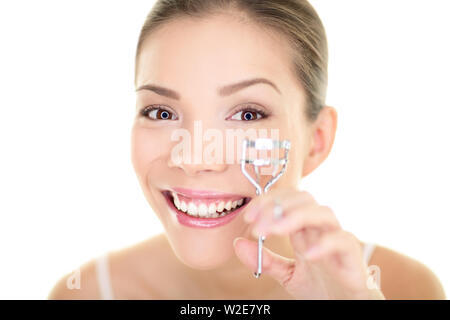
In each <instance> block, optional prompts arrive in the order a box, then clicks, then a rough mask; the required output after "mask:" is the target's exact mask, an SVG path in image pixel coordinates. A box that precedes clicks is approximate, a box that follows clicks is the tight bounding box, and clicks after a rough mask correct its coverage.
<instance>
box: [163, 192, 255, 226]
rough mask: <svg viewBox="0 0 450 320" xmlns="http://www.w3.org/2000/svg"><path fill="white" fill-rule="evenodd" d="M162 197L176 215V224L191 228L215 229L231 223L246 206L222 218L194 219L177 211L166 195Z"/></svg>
mask: <svg viewBox="0 0 450 320" xmlns="http://www.w3.org/2000/svg"><path fill="white" fill-rule="evenodd" d="M163 196H164V198H166V201H167V204H168V205H169V208H170V209H171V211H172V212H174V213H175V214H176V216H177V219H178V222H179V223H181V224H182V225H184V226H187V227H191V228H216V227H221V226H223V225H226V224H227V223H229V222H231V220H233V219H234V218H235V217H236V216H237V215H238V214H239V212H241V211H242V209H243V208H245V206H246V205H247V203H246V204H244V205H243V206H241V207H239V208H238V209H236V210H234V211H233V212H231V213H229V214H227V215H225V216H223V217H218V218H195V217H192V216H190V215H188V214H187V213H184V212H183V211H179V210H178V209H177V208H176V207H175V205H174V204H173V202H172V200H171V199H170V196H169V195H168V194H163Z"/></svg>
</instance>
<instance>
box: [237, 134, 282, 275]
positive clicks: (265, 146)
mask: <svg viewBox="0 0 450 320" xmlns="http://www.w3.org/2000/svg"><path fill="white" fill-rule="evenodd" d="M251 148H253V149H255V151H256V152H257V153H258V150H276V151H278V150H279V149H282V150H285V153H284V156H283V157H282V158H281V159H280V158H275V159H274V158H273V155H272V156H271V157H270V159H263V158H259V157H258V156H256V157H255V158H254V159H249V158H247V150H248V149H251ZM290 148H291V143H290V141H289V140H282V141H280V140H273V139H268V138H259V139H255V140H249V139H245V140H244V141H243V142H242V159H241V171H242V173H243V174H244V176H245V177H246V178H247V179H248V180H249V181H250V182H251V183H252V184H253V185H254V186H255V187H256V195H260V194H261V193H262V192H264V193H266V192H267V191H268V190H269V188H270V187H271V186H272V185H273V184H274V183H275V182H277V180H278V179H280V177H281V175H282V174H283V173H284V172H285V171H286V167H287V163H288V154H289V150H290ZM246 164H250V165H253V168H254V171H255V175H256V181H255V179H253V177H252V176H250V174H249V173H248V172H247V170H246V169H245V165H246ZM270 165H272V166H273V170H272V178H271V179H270V180H269V182H267V184H266V185H265V187H264V189H263V188H262V187H261V185H260V172H259V168H260V167H264V166H270ZM279 165H282V168H281V171H280V172H279V173H278V174H276V172H277V170H278V166H279ZM265 239H266V237H265V236H259V238H258V270H257V271H256V272H254V273H253V275H254V276H255V278H259V276H260V275H261V269H262V246H263V242H264V240H265Z"/></svg>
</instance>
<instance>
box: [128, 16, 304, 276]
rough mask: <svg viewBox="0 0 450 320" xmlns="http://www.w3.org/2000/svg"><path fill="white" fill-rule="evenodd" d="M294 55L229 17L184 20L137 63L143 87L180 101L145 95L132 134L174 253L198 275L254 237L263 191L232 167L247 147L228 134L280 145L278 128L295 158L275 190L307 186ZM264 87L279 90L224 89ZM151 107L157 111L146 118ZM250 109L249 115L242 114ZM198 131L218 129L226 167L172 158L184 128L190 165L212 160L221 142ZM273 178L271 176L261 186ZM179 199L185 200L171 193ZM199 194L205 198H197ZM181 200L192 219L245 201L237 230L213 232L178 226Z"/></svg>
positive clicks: (231, 225) (155, 37) (155, 39)
mask: <svg viewBox="0 0 450 320" xmlns="http://www.w3.org/2000/svg"><path fill="white" fill-rule="evenodd" d="M287 48H288V46H287V43H286V42H284V41H283V38H281V37H280V36H276V35H274V34H270V33H268V32H265V31H262V30H260V29H257V28H256V27H255V26H254V25H252V24H247V23H243V22H242V21H238V20H237V19H235V18H232V17H230V16H214V17H210V18H208V19H204V20H195V21H194V20H189V19H178V20H177V21H173V22H171V23H169V24H167V25H165V26H164V27H163V28H162V29H159V30H158V31H157V32H155V33H153V34H152V35H151V37H149V38H147V40H146V42H144V46H143V48H142V51H141V55H140V59H139V61H138V62H137V63H138V64H137V70H138V73H137V75H136V85H137V88H140V87H142V86H146V85H147V86H149V85H153V86H157V87H163V88H167V89H170V90H172V91H175V92H176V93H177V94H176V95H173V94H172V95H170V94H169V95H168V96H166V95H167V91H166V90H151V89H150V88H149V87H147V88H146V89H145V88H144V89H142V90H138V91H137V102H136V118H135V122H134V125H133V130H132V161H133V166H134V169H135V171H136V174H137V177H138V179H139V182H140V185H141V187H142V189H143V191H144V194H145V197H146V198H147V200H148V202H149V204H150V205H151V207H152V208H153V210H154V211H155V212H156V214H157V215H158V217H159V219H160V221H161V222H162V224H163V225H164V228H165V230H166V233H167V238H168V239H169V241H170V243H171V246H172V248H173V249H174V252H175V254H176V255H177V257H178V258H179V259H180V260H182V261H183V262H184V263H185V264H186V265H188V266H190V267H192V268H195V269H202V270H206V269H213V268H215V267H217V266H219V265H221V264H223V263H225V262H226V261H227V260H228V259H230V258H231V257H232V256H233V255H234V251H233V246H232V243H233V240H234V239H235V238H236V237H238V236H242V237H247V238H250V237H252V236H251V233H250V231H251V230H250V228H249V225H248V224H247V223H245V222H244V220H243V213H244V212H245V210H246V208H247V207H248V205H246V203H247V202H248V201H251V199H252V198H254V197H255V187H254V186H253V185H252V184H251V183H250V182H249V181H248V180H247V179H246V177H245V176H244V175H243V174H242V172H241V170H240V165H239V163H238V162H237V161H236V159H239V157H238V156H235V158H234V162H233V163H229V162H227V161H226V157H227V154H226V153H227V152H230V150H232V151H234V152H235V155H239V154H240V151H241V145H240V144H237V143H236V142H235V143H234V147H233V146H232V144H231V143H230V141H229V140H228V141H226V136H227V130H228V133H230V132H236V131H239V129H241V130H243V131H247V132H249V131H248V130H249V129H254V130H255V131H256V132H258V137H261V135H260V134H259V133H260V132H262V131H261V130H260V129H267V132H268V134H269V137H273V136H270V133H271V129H275V130H278V131H277V134H278V137H277V138H279V139H289V140H290V141H291V151H290V152H289V166H288V170H287V171H286V172H285V174H284V175H283V176H282V177H281V179H280V180H278V181H277V182H276V183H275V184H274V185H273V187H272V189H273V188H280V187H286V186H288V187H295V186H297V185H298V183H299V180H300V179H301V177H302V169H303V168H302V166H303V159H304V157H305V154H306V150H308V147H309V142H310V141H309V139H310V134H309V132H310V131H309V127H308V124H307V122H306V120H305V118H304V115H303V112H304V108H305V97H306V95H305V92H304V91H303V89H302V88H301V87H299V85H298V82H297V81H296V79H295V78H294V76H293V74H291V71H290V70H289V62H290V61H291V60H290V59H291V58H290V53H289V52H288V50H287ZM255 78H258V79H260V78H264V79H267V80H269V81H270V82H272V83H273V84H274V85H275V86H276V87H277V89H275V88H274V87H273V86H271V85H269V84H267V83H257V84H253V85H250V86H247V87H245V88H240V90H232V89H230V88H228V89H225V90H220V88H222V87H225V86H228V85H230V84H236V83H239V82H242V81H244V80H250V79H255ZM149 106H152V107H156V109H153V110H152V111H150V112H147V113H143V114H141V113H140V112H141V111H142V110H144V109H145V108H146V107H149ZM242 107H246V108H247V107H248V108H249V109H244V110H243V111H242ZM253 109H255V110H256V111H255V110H253ZM148 110H149V109H148V108H147V111H148ZM261 111H262V112H261ZM195 123H197V125H200V126H201V130H202V132H203V133H205V132H207V131H208V130H211V129H214V130H215V133H216V134H217V135H218V136H216V138H217V137H220V138H221V139H223V140H222V142H221V143H222V146H223V149H222V150H223V158H222V161H217V158H215V159H216V162H215V163H212V164H211V163H207V162H206V161H202V162H200V163H195V162H194V161H192V162H191V163H187V162H186V161H183V159H182V156H177V155H178V153H176V152H174V153H173V149H174V147H175V146H177V145H178V147H180V142H181V140H179V139H178V140H175V139H172V138H171V137H172V134H174V133H181V132H183V129H184V130H185V131H184V133H186V132H188V133H190V137H191V154H190V156H191V157H192V158H191V159H192V160H193V159H195V157H198V156H200V159H202V158H201V157H202V155H201V153H202V151H203V154H205V152H206V149H207V147H208V145H211V143H212V141H213V140H207V139H208V138H206V137H205V136H202V135H201V134H200V135H199V134H198V132H195V130H197V129H198V127H197V129H194V128H195V126H196V125H195ZM274 132H275V131H274ZM184 138H186V136H184ZM215 142H218V140H216V141H215ZM202 143H203V144H202ZM196 144H197V146H195V145H196ZM199 145H201V147H202V148H203V150H201V149H200V148H198V147H199ZM184 146H187V144H186V145H184ZM184 151H186V150H184ZM199 153H200V154H199ZM179 154H181V153H179ZM215 155H217V154H215ZM180 159H181V161H179V160H180ZM270 178H271V176H263V177H262V179H261V184H262V185H264V184H265V183H266V182H267V181H268V180H269V179H270ZM180 188H181V189H183V190H181V189H180ZM184 189H189V190H184ZM174 190H178V191H179V192H178V193H177V192H174V193H165V192H164V191H174ZM198 190H200V191H206V194H204V193H202V194H199V193H195V191H198ZM209 192H210V193H209ZM213 193H215V194H213ZM218 193H219V194H218ZM220 193H223V194H220ZM174 194H175V196H176V197H178V203H177V205H179V206H182V202H183V201H184V202H185V203H186V206H187V208H188V210H189V209H191V212H195V211H197V214H199V212H200V211H202V212H203V213H204V212H205V210H211V213H212V212H217V210H219V208H218V207H220V206H223V205H225V206H226V203H227V202H228V201H230V202H231V203H233V202H235V201H236V203H237V204H238V205H239V203H240V201H239V199H245V200H244V202H243V204H242V205H243V207H242V209H240V210H239V211H238V212H237V214H235V215H233V219H231V221H228V222H227V223H226V224H223V225H220V226H216V227H212V228H211V227H210V228H205V227H198V226H197V227H195V226H192V225H191V226H190V225H185V224H183V223H181V222H180V219H179V217H182V215H185V217H187V213H182V212H181V211H178V210H177V209H176V208H175V207H174V206H173V204H171V201H172V196H173V195H174ZM190 202H192V203H193V205H191V208H189V203H190ZM221 202H223V204H221ZM185 209H186V208H185ZM177 211H178V212H177ZM231 214H232V213H230V215H231ZM203 219H205V218H203ZM207 219H208V220H209V221H213V220H214V219H218V218H207ZM188 220H189V219H188ZM222 220H223V219H222ZM189 221H191V220H189ZM191 222H192V221H191Z"/></svg>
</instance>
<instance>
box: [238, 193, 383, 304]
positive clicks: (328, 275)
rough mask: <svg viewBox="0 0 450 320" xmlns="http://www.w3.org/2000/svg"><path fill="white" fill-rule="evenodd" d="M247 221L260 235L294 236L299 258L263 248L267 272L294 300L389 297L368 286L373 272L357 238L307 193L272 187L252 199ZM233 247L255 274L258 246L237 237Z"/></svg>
mask: <svg viewBox="0 0 450 320" xmlns="http://www.w3.org/2000/svg"><path fill="white" fill-rule="evenodd" d="M275 198H276V199H277V200H278V201H279V202H280V203H281V205H282V207H283V216H282V217H281V219H279V220H275V219H274V214H273V208H274V204H275V202H274V199H275ZM244 219H245V220H246V221H247V222H249V223H251V224H252V229H251V230H252V233H253V235H254V236H255V237H258V236H260V235H266V236H270V235H271V234H276V235H289V238H290V241H291V245H292V248H293V249H294V252H295V259H291V258H286V257H282V256H280V255H278V254H276V253H274V252H272V251H271V250H269V249H267V248H265V247H264V248H263V257H262V260H263V265H262V274H263V275H264V274H266V275H269V276H271V277H273V278H274V279H275V280H277V281H278V282H279V283H280V284H281V285H282V286H283V288H285V289H286V291H287V292H288V293H289V294H290V295H291V296H293V297H294V298H295V299H385V297H384V295H383V294H382V292H381V291H380V290H379V289H378V288H375V289H372V288H369V286H368V285H367V283H368V277H369V273H368V270H367V267H366V264H365V262H364V260H363V259H364V258H363V253H362V249H361V246H360V243H359V241H358V239H357V238H356V237H355V236H354V235H353V234H351V233H350V232H347V231H345V230H343V229H342V228H341V226H340V224H339V222H338V220H337V219H336V216H335V215H334V212H333V211H332V210H331V209H330V208H329V207H327V206H321V205H319V204H317V202H316V201H315V200H314V198H313V197H312V196H311V195H310V194H309V193H308V192H305V191H299V190H296V189H273V190H271V191H270V192H268V193H266V194H262V195H260V196H257V197H255V198H254V199H253V200H252V201H251V203H250V204H249V207H248V208H247V211H246V212H245V215H244ZM234 245H235V251H236V254H237V256H238V257H239V259H240V260H241V261H242V262H243V263H244V264H245V265H246V266H248V267H249V269H250V270H251V271H252V272H254V271H256V268H257V247H258V244H257V242H255V241H251V240H248V239H245V238H237V240H235V242H234Z"/></svg>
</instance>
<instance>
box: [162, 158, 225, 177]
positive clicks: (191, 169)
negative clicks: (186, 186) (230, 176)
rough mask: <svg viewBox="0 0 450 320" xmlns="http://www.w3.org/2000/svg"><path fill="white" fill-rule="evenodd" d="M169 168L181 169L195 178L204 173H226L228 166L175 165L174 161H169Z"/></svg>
mask: <svg viewBox="0 0 450 320" xmlns="http://www.w3.org/2000/svg"><path fill="white" fill-rule="evenodd" d="M169 167H170V168H180V169H181V170H183V171H184V173H185V174H186V175H187V176H189V177H195V176H197V175H199V174H202V173H207V172H209V173H221V172H224V171H225V170H226V169H227V165H226V164H220V163H212V164H207V163H200V164H194V163H191V164H188V163H184V162H181V163H175V162H174V161H172V159H170V160H169Z"/></svg>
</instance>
